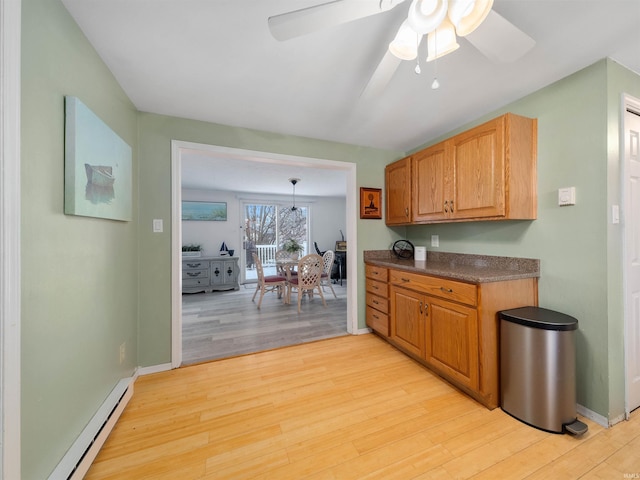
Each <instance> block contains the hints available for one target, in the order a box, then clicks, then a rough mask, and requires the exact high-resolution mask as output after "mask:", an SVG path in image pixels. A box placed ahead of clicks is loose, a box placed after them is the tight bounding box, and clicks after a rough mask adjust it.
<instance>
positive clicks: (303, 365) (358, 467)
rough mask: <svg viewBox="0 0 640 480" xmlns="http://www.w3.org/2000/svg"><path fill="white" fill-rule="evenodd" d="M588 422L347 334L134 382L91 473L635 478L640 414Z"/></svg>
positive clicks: (93, 477)
mask: <svg viewBox="0 0 640 480" xmlns="http://www.w3.org/2000/svg"><path fill="white" fill-rule="evenodd" d="M581 420H583V421H584V422H585V423H587V424H588V426H589V431H588V432H587V433H586V434H585V435H584V436H583V437H581V438H574V437H571V436H569V435H557V434H551V433H545V432H542V431H540V430H537V429H535V428H532V427H529V426H527V425H525V424H523V423H521V422H519V421H518V420H516V419H514V418H512V417H510V416H509V415H507V414H505V413H504V412H502V411H501V410H500V409H495V410H493V411H489V410H487V409H486V408H484V407H483V406H481V405H480V404H478V403H476V402H475V401H473V400H471V399H470V398H469V397H468V396H466V395H464V394H462V393H460V392H459V391H458V390H456V389H455V388H453V387H452V386H450V385H449V384H448V383H446V382H444V381H443V380H441V379H440V378H439V377H437V376H435V375H433V374H431V373H430V372H429V371H428V370H426V369H425V368H424V367H422V366H421V365H419V364H417V363H415V362H414V361H412V360H411V359H409V358H408V357H406V356H405V355H403V354H401V353H400V352H398V351H397V350H395V349H394V348H392V347H391V346H389V345H388V344H387V343H386V342H384V341H383V340H381V339H379V338H378V337H376V336H374V335H372V334H370V335H361V336H344V337H338V338H334V339H329V340H323V341H318V342H314V343H308V344H304V345H298V346H293V347H287V348H281V349H277V350H272V351H268V352H262V353H258V354H252V355H246V356H240V357H236V358H230V359H226V360H218V361H214V362H210V363H203V364H199V365H193V366H189V367H184V368H180V369H177V370H172V371H169V372H163V373H158V374H153V375H148V376H144V377H141V378H139V379H138V380H137V381H136V384H135V392H134V395H133V398H132V400H131V402H130V403H129V405H128V406H127V408H126V409H125V411H124V413H123V415H122V417H121V418H120V420H119V422H118V424H117V425H116V427H115V429H114V431H113V432H112V433H111V435H110V437H109V439H108V440H107V442H106V444H105V445H104V447H103V449H102V451H101V452H100V453H99V455H98V457H97V458H96V460H95V462H94V464H93V466H92V467H91V469H90V470H89V472H88V474H87V476H86V478H87V479H88V480H98V479H154V480H158V479H172V480H176V479H180V480H188V479H233V480H240V479H269V480H274V479H275V480H280V479H292V480H293V479H295V480H299V479H312V480H320V479H322V480H325V479H332V480H335V479H385V480H387V479H399V480H408V479H440V478H447V479H448V478H477V479H492V480H495V479H531V480H534V479H541V480H547V479H574V478H583V479H623V478H638V475H639V474H640V455H639V453H638V452H640V412H638V411H636V412H634V413H633V414H632V416H631V420H630V421H625V422H622V423H620V424H618V425H616V426H614V427H613V428H610V429H604V428H603V427H601V426H599V425H597V424H594V423H593V422H591V421H589V420H587V419H584V418H581Z"/></svg>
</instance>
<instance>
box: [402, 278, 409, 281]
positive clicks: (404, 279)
mask: <svg viewBox="0 0 640 480" xmlns="http://www.w3.org/2000/svg"><path fill="white" fill-rule="evenodd" d="M400 280H402V281H403V282H409V279H408V278H400Z"/></svg>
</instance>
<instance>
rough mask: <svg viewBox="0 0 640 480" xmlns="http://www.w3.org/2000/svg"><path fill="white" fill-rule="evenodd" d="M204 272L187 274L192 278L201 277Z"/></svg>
mask: <svg viewBox="0 0 640 480" xmlns="http://www.w3.org/2000/svg"><path fill="white" fill-rule="evenodd" d="M201 273H202V272H187V275H189V276H190V277H199V276H200V274H201Z"/></svg>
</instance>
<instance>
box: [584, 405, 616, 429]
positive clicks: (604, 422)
mask: <svg viewBox="0 0 640 480" xmlns="http://www.w3.org/2000/svg"><path fill="white" fill-rule="evenodd" d="M576 410H577V412H578V413H579V414H580V415H582V416H583V417H585V418H588V419H589V420H593V421H594V422H596V423H597V424H598V425H601V426H603V427H604V428H609V427H610V426H611V425H613V424H614V423H613V422H612V423H609V420H608V419H607V417H604V416H602V415H600V414H599V413H596V412H594V411H593V410H589V409H588V408H587V407H584V406H582V405H580V404H578V405H577V408H576ZM615 423H617V422H615Z"/></svg>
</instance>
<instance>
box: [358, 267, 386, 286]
mask: <svg viewBox="0 0 640 480" xmlns="http://www.w3.org/2000/svg"><path fill="white" fill-rule="evenodd" d="M387 272H388V270H387V269H386V268H384V267H376V266H375V265H365V266H364V274H365V276H366V277H367V278H374V279H376V280H378V281H379V282H386V281H387Z"/></svg>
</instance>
